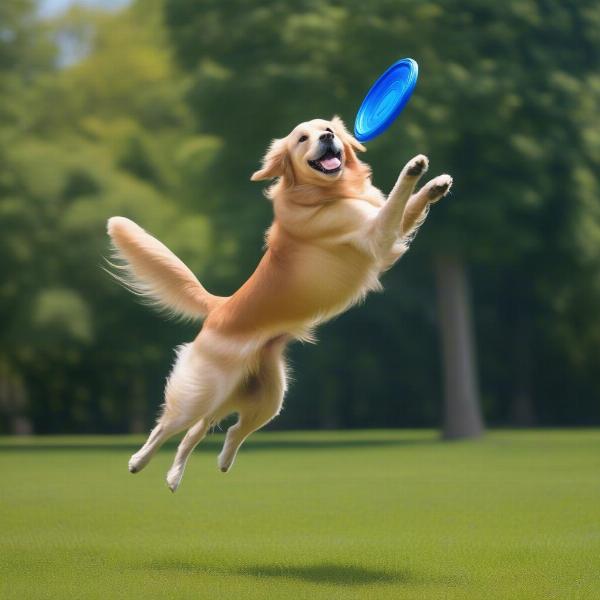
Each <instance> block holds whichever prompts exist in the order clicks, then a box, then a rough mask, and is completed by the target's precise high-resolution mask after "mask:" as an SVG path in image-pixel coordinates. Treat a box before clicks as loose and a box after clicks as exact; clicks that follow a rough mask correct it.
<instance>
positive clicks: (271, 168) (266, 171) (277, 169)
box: [250, 138, 289, 181]
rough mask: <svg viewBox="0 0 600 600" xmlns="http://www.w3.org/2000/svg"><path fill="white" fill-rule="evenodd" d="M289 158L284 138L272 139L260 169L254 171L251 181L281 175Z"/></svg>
mask: <svg viewBox="0 0 600 600" xmlns="http://www.w3.org/2000/svg"><path fill="white" fill-rule="evenodd" d="M288 163H289V158H288V152H287V145H286V140H285V138H283V139H279V140H273V141H272V142H271V145H270V146H269V149H268V150H267V153H266V154H265V156H264V158H263V163H262V169H259V170H258V171H256V172H254V173H253V174H252V177H250V180H251V181H261V180H263V179H274V178H275V177H282V176H283V175H284V174H285V172H286V169H287V167H288Z"/></svg>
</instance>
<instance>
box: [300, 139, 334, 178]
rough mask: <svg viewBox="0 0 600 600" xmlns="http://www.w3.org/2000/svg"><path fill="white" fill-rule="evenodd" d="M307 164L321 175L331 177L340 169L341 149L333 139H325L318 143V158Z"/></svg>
mask: <svg viewBox="0 0 600 600" xmlns="http://www.w3.org/2000/svg"><path fill="white" fill-rule="evenodd" d="M308 164H309V165H310V166H311V167H312V168H313V169H315V170H316V171H320V172H321V173H325V174H326V175H332V174H334V173H338V172H339V171H341V169H342V149H341V148H340V147H339V145H338V142H337V141H336V140H335V139H331V138H327V139H326V140H325V141H323V140H321V141H320V142H319V154H318V158H314V159H311V160H309V161H308Z"/></svg>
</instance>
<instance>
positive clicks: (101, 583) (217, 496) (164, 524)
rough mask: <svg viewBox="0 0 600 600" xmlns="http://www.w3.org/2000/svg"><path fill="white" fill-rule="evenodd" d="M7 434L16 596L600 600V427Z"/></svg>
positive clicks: (8, 575) (6, 588) (5, 523)
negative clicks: (140, 462) (477, 432)
mask: <svg viewBox="0 0 600 600" xmlns="http://www.w3.org/2000/svg"><path fill="white" fill-rule="evenodd" d="M221 440H222V436H212V437H210V438H209V439H208V440H207V441H205V442H204V445H203V447H201V448H200V449H199V450H197V451H196V453H195V454H194V456H193V457H192V459H191V460H190V464H189V465H188V471H187V473H186V476H185V478H184V480H183V484H182V486H181V488H180V489H179V491H178V492H177V494H175V495H172V494H171V493H170V492H169V491H168V489H167V488H166V485H165V483H164V475H165V472H166V470H167V468H168V465H169V462H170V459H171V458H172V452H173V446H170V447H167V448H165V449H164V450H163V451H161V452H160V453H159V454H158V455H157V456H156V458H155V459H154V460H153V461H152V462H151V463H150V465H149V466H148V467H147V468H146V470H145V471H143V472H142V473H140V474H138V475H135V476H133V475H130V474H129V473H128V472H127V459H128V457H129V455H130V454H131V452H132V451H133V450H134V449H136V447H137V445H138V444H139V442H140V441H141V438H134V437H77V438H75V437H68V438H67V437H61V438H37V439H25V440H22V439H9V438H2V439H0V474H1V483H0V597H1V598H3V599H4V600H8V599H19V600H25V599H28V598H36V599H41V598H57V599H61V600H65V599H71V598H74V599H77V600H83V599H87V598H98V599H102V600H106V599H113V598H144V599H151V598H160V599H172V598H195V599H196V598H201V599H211V600H212V599H215V600H227V599H229V598H231V599H233V598H235V599H237V600H247V599H254V598H261V599H263V598H264V599H269V600H270V599H277V598H291V599H292V600H300V599H303V598H309V599H310V600H318V599H327V600H332V599H336V598H343V599H344V600H346V599H354V598H356V599H358V598H360V599H364V598H373V599H377V600H384V599H388V598H389V599H392V598H393V599H402V598H410V599H415V598H425V599H427V600H433V599H436V598H444V599H452V598H456V599H461V600H462V599H465V598H473V599H477V600H481V599H489V598H502V599H503V600H505V599H511V600H512V599H515V598H540V599H541V598H543V599H548V598H556V599H561V600H563V599H570V598H594V599H597V598H600V431H599V430H581V431H539V432H537V431H536V432H531V431H526V432H513V431H500V432H493V433H490V434H488V435H487V436H486V437H485V439H483V440H481V441H476V442H454V443H442V442H439V441H438V440H437V438H436V434H435V433H433V432H423V431H418V432H415V431H377V432H374V431H363V432H345V433H330V432H328V433H263V434H257V435H255V436H254V437H253V438H252V439H251V440H250V441H249V442H248V443H247V444H246V446H244V447H243V449H242V451H241V453H240V455H239V456H238V460H237V463H236V465H235V466H234V468H233V470H232V471H231V472H230V473H228V474H226V475H224V474H222V473H219V472H218V471H217V468H216V454H217V453H218V444H219V442H220V441H221Z"/></svg>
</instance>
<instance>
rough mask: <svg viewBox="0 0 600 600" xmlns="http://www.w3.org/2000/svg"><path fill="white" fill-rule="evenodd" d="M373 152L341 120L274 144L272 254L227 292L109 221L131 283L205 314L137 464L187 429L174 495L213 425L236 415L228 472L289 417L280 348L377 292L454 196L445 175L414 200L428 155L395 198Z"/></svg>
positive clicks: (178, 309) (171, 481)
mask: <svg viewBox="0 0 600 600" xmlns="http://www.w3.org/2000/svg"><path fill="white" fill-rule="evenodd" d="M364 150H365V148H364V147H363V146H362V145H361V144H360V143H359V142H358V141H357V140H356V139H354V138H353V137H352V136H351V135H350V134H349V133H348V131H347V130H346V128H345V127H344V124H343V123H342V121H341V120H340V119H339V118H338V117H334V118H333V119H332V120H331V121H326V120H323V119H314V120H312V121H308V122H306V123H301V124H300V125H298V126H297V127H296V128H295V129H294V130H293V131H292V132H291V133H290V134H289V135H288V136H287V137H285V138H282V139H276V140H274V141H273V142H272V143H271V146H270V148H269V149H268V151H267V153H266V155H265V157H264V159H263V163H262V168H260V169H259V170H258V171H256V172H255V173H254V174H253V175H252V181H261V180H275V182H274V183H273V184H272V185H271V187H269V188H268V190H267V197H268V198H269V199H270V200H271V202H272V203H273V210H274V220H273V223H272V225H271V227H270V228H269V229H268V231H267V234H266V251H265V253H264V255H263V257H262V259H261V261H260V262H259V264H258V266H257V267H256V270H255V271H254V273H253V274H252V275H251V276H250V278H249V279H248V280H247V281H246V282H245V283H244V284H243V285H242V286H241V287H240V288H239V289H238V290H237V291H236V292H235V293H234V294H233V295H232V296H229V297H220V296H214V295H212V294H210V293H209V292H208V291H207V290H206V289H205V288H204V287H203V286H202V285H201V284H200V282H199V281H198V279H197V278H196V277H195V276H194V274H193V273H192V272H191V271H190V270H189V269H188V268H187V267H186V266H185V265H184V264H183V262H182V261H181V260H179V259H178V258H177V257H176V256H175V255H174V254H173V253H172V252H171V251H170V250H169V249H168V248H166V247H165V246H164V245H163V244H162V243H161V242H159V241H158V240H156V239H155V238H153V237H152V236H150V235H149V234H148V233H146V232H145V231H144V230H143V229H142V228H140V227H139V226H138V225H136V224H135V223H133V222H132V221H130V220H128V219H126V218H124V217H112V218H111V219H110V220H109V221H108V233H109V235H110V237H111V239H112V242H113V245H114V248H115V252H116V256H117V257H118V259H120V261H119V265H118V266H119V268H120V269H121V271H120V273H119V274H117V275H116V277H117V278H118V279H120V280H121V281H122V282H123V283H124V284H125V285H126V286H128V287H129V288H130V289H132V290H133V291H134V292H136V293H137V294H140V295H142V296H144V297H145V298H146V299H148V300H150V301H151V302H153V303H154V304H156V305H157V306H159V307H161V308H163V309H168V310H169V311H171V312H172V313H174V314H177V315H181V316H186V317H192V318H204V319H205V320H204V325H203V327H202V329H201V331H200V333H199V334H198V336H197V337H196V339H195V340H194V341H193V342H191V343H188V344H184V345H182V346H180V347H179V348H178V349H177V359H176V361H175V365H174V367H173V370H172V372H171V374H170V376H169V378H168V381H167V385H166V390H165V401H164V406H163V410H162V414H161V416H160V417H159V419H158V422H157V425H156V427H155V428H154V429H153V430H152V432H151V433H150V436H149V438H148V440H147V441H146V443H145V444H144V446H143V447H142V448H141V449H140V450H139V451H138V452H136V453H135V454H134V455H133V456H132V457H131V460H130V461H129V470H130V471H131V472H132V473H137V472H138V471H140V470H141V469H142V468H143V467H144V466H146V464H148V462H149V461H150V459H151V457H152V455H153V454H154V453H155V452H156V450H157V449H158V448H159V447H160V446H161V445H162V444H163V443H164V442H165V441H166V440H167V439H168V438H170V437H171V436H173V435H175V434H176V433H178V432H180V431H183V430H186V429H187V433H186V434H185V437H184V438H183V439H182V441H181V443H180V444H179V447H178V449H177V453H176V456H175V460H174V462H173V465H172V467H171V468H170V470H169V472H168V474H167V484H168V486H169V488H170V489H171V491H173V492H174V491H175V490H176V489H177V488H178V486H179V484H180V482H181V479H182V476H183V472H184V469H185V465H186V461H187V459H188V457H189V455H190V453H191V452H192V450H193V449H194V448H195V446H196V445H197V444H198V443H199V442H200V441H201V440H202V438H203V437H204V436H205V434H206V432H207V431H208V430H209V428H210V427H211V426H213V425H214V424H216V423H218V422H219V421H220V420H221V419H223V418H224V417H226V416H227V415H229V414H232V413H237V414H238V420H237V422H236V423H235V425H233V426H231V427H230V428H229V430H228V431H227V435H226V438H225V444H224V446H223V449H222V451H221V453H220V455H219V458H218V465H219V468H220V469H221V471H223V472H225V471H227V470H228V469H230V468H231V465H232V464H233V461H234V459H235V457H236V453H237V451H238V449H239V447H240V445H241V444H242V443H243V441H244V440H245V439H246V438H247V437H248V436H249V435H250V434H251V433H252V432H253V431H256V430H257V429H259V428H260V427H262V426H263V425H265V424H266V423H268V422H269V421H270V420H271V419H273V417H275V416H276V415H277V414H278V413H279V411H280V410H281V406H282V403H283V397H284V395H285V392H286V366H285V360H284V351H285V347H286V345H287V344H288V343H289V342H290V341H292V340H310V339H312V335H313V331H314V329H315V327H316V326H317V325H318V324H319V323H322V322H324V321H326V320H328V319H330V318H331V317H333V316H335V315H338V314H340V313H342V312H344V311H345V310H347V309H348V308H349V307H350V306H352V305H353V304H355V303H357V302H359V301H360V300H361V299H363V298H364V297H365V295H366V294H367V293H368V292H369V291H371V290H379V289H380V288H381V286H380V283H379V276H380V275H381V273H382V272H383V271H385V270H386V269H388V268H389V267H391V266H392V265H393V264H394V263H395V262H396V261H397V260H398V259H399V258H400V257H401V256H402V255H403V254H404V253H405V252H406V251H407V249H408V246H409V242H410V241H411V239H412V237H413V236H414V235H415V232H416V230H417V228H418V227H419V225H420V224H421V223H422V222H423V220H424V219H425V217H426V215H427V211H428V207H429V205H430V204H431V203H433V202H436V201H437V200H439V199H440V198H442V197H443V196H444V195H446V194H447V193H448V190H449V189H450V186H451V184H452V178H451V177H450V176H449V175H440V176H438V177H436V178H435V179H433V180H431V181H429V183H427V184H426V185H425V186H423V187H422V188H421V189H420V190H419V191H418V192H416V193H413V192H414V189H415V186H416V184H417V182H418V181H419V178H420V177H421V176H422V175H423V173H425V171H426V170H427V167H428V160H427V158H426V157H425V156H423V155H419V156H416V157H414V158H413V159H412V160H410V161H409V162H408V164H407V165H406V166H405V167H404V168H403V169H402V172H401V173H400V176H399V178H398V181H397V183H396V185H395V186H394V188H393V189H392V191H391V193H390V194H389V196H388V198H387V199H386V198H385V196H384V195H383V194H382V193H381V192H380V191H379V190H378V189H377V188H376V187H374V186H373V185H372V183H371V170H370V168H369V167H368V166H367V165H366V164H364V163H363V162H361V161H360V160H359V159H358V157H357V155H356V152H357V151H364Z"/></svg>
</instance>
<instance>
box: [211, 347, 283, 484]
mask: <svg viewBox="0 0 600 600" xmlns="http://www.w3.org/2000/svg"><path fill="white" fill-rule="evenodd" d="M286 342H287V339H286V338H281V339H279V338H278V339H277V340H274V341H272V342H270V343H269V345H268V346H267V347H266V348H265V349H264V350H263V353H264V354H263V357H262V358H261V363H260V367H259V370H258V372H257V373H256V374H254V375H251V376H250V378H249V379H248V380H247V381H246V382H245V384H244V385H243V386H242V387H241V391H240V394H239V396H238V397H237V398H235V399H234V401H233V404H235V406H236V410H237V412H238V414H239V417H238V421H237V423H236V424H235V425H232V426H231V427H230V428H229V429H228V430H227V436H226V437H225V444H224V445H223V449H222V450H221V454H219V460H218V465H219V469H220V470H221V471H222V472H224V473H225V472H227V471H228V470H229V469H230V468H231V465H232V464H233V461H234V460H235V457H236V454H237V451H238V449H239V447H240V446H241V445H242V443H243V442H244V440H245V439H246V438H247V437H248V436H249V435H250V434H251V433H253V432H254V431H256V430H257V429H260V428H261V427H262V426H263V425H266V424H267V423H268V422H269V421H270V420H271V419H273V417H275V416H277V415H278V414H279V411H280V410H281V406H282V404H283V397H284V395H285V392H286V389H287V384H286V369H285V362H284V358H283V356H282V350H283V346H284V345H285V343H286Z"/></svg>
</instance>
